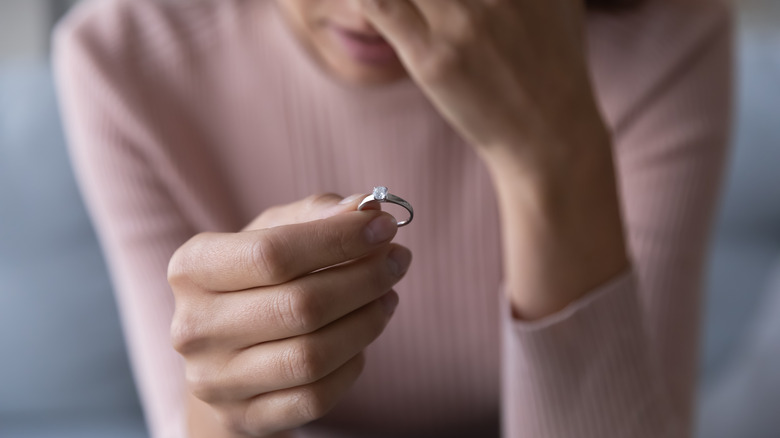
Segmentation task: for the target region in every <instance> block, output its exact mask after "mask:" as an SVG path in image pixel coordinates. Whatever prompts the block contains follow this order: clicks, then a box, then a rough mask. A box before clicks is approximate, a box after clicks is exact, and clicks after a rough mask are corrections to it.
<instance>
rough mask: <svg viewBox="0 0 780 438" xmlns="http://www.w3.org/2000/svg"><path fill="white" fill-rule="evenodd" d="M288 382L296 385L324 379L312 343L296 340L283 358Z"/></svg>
mask: <svg viewBox="0 0 780 438" xmlns="http://www.w3.org/2000/svg"><path fill="white" fill-rule="evenodd" d="M284 361H285V366H284V367H283V368H284V369H285V372H286V374H287V376H286V377H287V378H288V379H289V381H292V382H296V383H298V384H306V383H311V382H316V381H317V380H319V379H321V378H322V377H324V372H323V366H322V359H321V355H320V354H319V351H318V349H317V348H316V346H315V345H314V344H313V343H312V342H308V341H305V340H298V341H297V342H294V343H293V345H292V346H291V347H290V349H289V350H288V352H287V355H286V357H285V358H284Z"/></svg>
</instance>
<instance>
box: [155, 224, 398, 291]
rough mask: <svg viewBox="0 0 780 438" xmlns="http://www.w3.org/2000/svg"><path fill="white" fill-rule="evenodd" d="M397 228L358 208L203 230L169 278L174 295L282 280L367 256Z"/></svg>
mask: <svg viewBox="0 0 780 438" xmlns="http://www.w3.org/2000/svg"><path fill="white" fill-rule="evenodd" d="M397 231H398V226H397V225H396V221H395V219H394V218H393V217H392V216H391V215H389V214H387V213H382V212H380V211H356V212H349V213H345V214H340V215H337V216H333V217H329V218H327V219H321V220H316V221H312V222H306V223H300V224H292V225H284V226H280V227H275V228H269V229H263V230H254V231H246V232H241V233H231V234H222V233H203V234H199V235H198V236H195V237H194V238H193V239H191V240H190V241H189V242H187V243H185V244H184V245H183V246H182V247H181V248H179V249H178V250H177V251H176V253H175V254H174V255H173V257H172V258H171V262H170V264H169V269H168V281H169V283H171V285H172V286H173V290H174V293H177V291H183V290H184V291H186V290H189V289H191V288H188V287H187V286H188V285H194V286H195V287H196V288H200V289H202V290H206V291H226V292H229V291H239V290H245V289H250V288H255V287H262V286H270V285H277V284H282V283H285V282H287V281H290V280H292V279H295V278H298V277H300V276H302V275H305V274H308V273H310V272H313V271H316V270H319V269H323V268H327V267H330V266H333V265H336V264H340V263H344V262H347V261H350V260H354V259H358V258H361V257H363V256H366V255H368V254H369V253H371V252H372V251H374V250H376V249H378V248H379V247H381V246H382V245H386V244H387V243H388V242H389V241H390V240H391V239H392V238H393V237H394V236H395V234H396V232H397Z"/></svg>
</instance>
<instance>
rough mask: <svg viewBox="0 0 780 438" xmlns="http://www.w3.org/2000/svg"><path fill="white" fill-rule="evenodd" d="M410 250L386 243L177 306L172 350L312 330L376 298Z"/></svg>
mask: <svg viewBox="0 0 780 438" xmlns="http://www.w3.org/2000/svg"><path fill="white" fill-rule="evenodd" d="M411 257H412V254H411V252H410V251H409V250H408V249H406V248H404V247H401V246H398V245H389V246H388V247H387V248H386V249H384V250H382V251H379V252H377V253H375V254H373V255H371V256H370V257H366V258H363V259H361V260H358V261H355V262H353V263H348V264H343V265H340V266H337V267H333V268H330V269H325V270H322V271H319V272H316V273H314V274H310V275H307V276H304V277H301V278H299V279H297V280H294V281H292V282H290V283H287V284H284V285H280V286H276V287H274V288H272V289H271V288H257V289H251V290H247V291H242V292H237V293H227V294H216V295H212V296H208V297H204V298H202V299H199V300H187V301H186V302H182V303H181V304H180V305H178V306H177V308H176V313H175V315H174V323H173V325H172V338H173V343H174V346H175V348H176V350H177V351H179V352H180V353H182V354H184V355H188V356H191V355H196V354H197V353H198V352H199V351H204V350H206V349H214V350H218V351H223V352H227V353H231V354H232V353H233V352H234V351H238V350H241V349H245V348H247V347H249V346H252V345H255V344H259V343H262V342H267V341H272V340H277V339H285V338H290V337H294V336H298V335H302V334H306V333H311V332H314V331H316V330H318V329H320V328H322V327H324V326H326V325H328V324H330V323H332V322H333V321H335V320H337V319H339V318H341V317H343V316H344V315H347V314H349V313H351V312H353V311H355V310H356V309H359V308H361V307H363V306H365V305H366V304H368V303H370V302H372V301H374V300H376V299H378V298H379V297H381V296H382V295H384V294H386V293H387V292H388V291H390V290H391V289H392V287H393V286H394V285H395V284H396V283H397V282H398V281H400V280H401V278H403V276H404V274H405V273H406V270H407V269H408V267H409V264H410V263H411Z"/></svg>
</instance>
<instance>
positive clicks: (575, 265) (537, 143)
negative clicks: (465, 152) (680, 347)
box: [357, 0, 628, 319]
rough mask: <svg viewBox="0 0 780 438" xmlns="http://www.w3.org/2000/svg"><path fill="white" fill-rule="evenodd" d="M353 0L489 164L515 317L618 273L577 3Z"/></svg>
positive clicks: (603, 150)
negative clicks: (361, 7) (359, 3)
mask: <svg viewBox="0 0 780 438" xmlns="http://www.w3.org/2000/svg"><path fill="white" fill-rule="evenodd" d="M357 1H361V2H363V3H362V4H363V5H364V8H363V10H364V14H365V15H366V16H367V17H368V19H369V20H370V21H371V22H372V23H373V24H374V26H375V27H376V28H377V29H378V30H379V32H380V33H382V34H383V35H384V36H385V38H386V39H387V40H388V41H389V42H390V43H391V44H392V45H393V46H394V47H395V49H396V51H397V52H398V54H399V56H400V58H401V60H402V61H403V63H404V65H405V67H406V69H407V71H408V72H409V74H410V75H411V76H412V77H413V79H414V80H415V81H416V82H417V83H418V85H420V87H421V88H422V89H423V91H424V92H425V93H426V94H427V95H428V97H429V99H430V100H431V101H432V102H433V104H434V105H435V106H436V107H437V108H438V110H439V112H440V113H441V114H442V115H443V116H444V117H445V119H447V120H448V121H449V122H450V124H451V125H452V126H453V128H454V129H456V130H457V131H458V132H459V133H460V134H461V135H462V136H463V137H464V138H465V139H466V140H467V141H468V142H469V143H471V145H472V146H474V147H475V149H476V151H477V152H478V153H479V154H480V156H481V157H482V159H483V161H484V162H485V163H486V165H487V168H488V170H489V171H490V173H491V176H492V178H493V180H494V185H495V187H496V194H497V200H498V204H499V211H500V215H501V223H502V233H501V234H502V239H501V240H502V246H503V250H504V264H505V272H506V274H505V276H506V278H505V281H504V284H505V289H506V291H507V294H508V297H509V299H510V302H511V303H512V310H513V312H514V314H515V316H517V317H520V318H523V319H537V318H541V317H544V316H546V315H549V314H552V313H554V312H556V311H558V310H560V309H562V308H564V307H565V306H567V305H568V304H569V303H571V302H573V301H574V300H576V299H578V298H580V297H581V296H583V295H584V294H585V293H587V292H588V291H590V290H593V289H594V288H595V287H596V286H597V285H600V284H603V283H604V282H606V281H607V280H608V279H610V278H613V277H614V276H615V275H617V274H618V273H619V272H622V271H624V270H625V269H626V266H627V265H628V259H627V256H626V248H625V242H624V236H623V231H622V230H623V224H622V220H621V217H620V210H619V200H618V195H617V185H616V181H615V176H614V175H615V174H614V168H613V163H612V149H611V145H612V144H611V138H610V135H609V131H608V129H607V127H606V124H605V122H604V120H603V119H602V117H601V114H600V112H599V109H598V105H597V103H596V97H595V93H594V91H593V87H592V85H591V83H590V75H589V72H588V64H587V59H586V55H585V43H584V41H585V38H584V24H585V20H584V15H585V4H584V0H357Z"/></svg>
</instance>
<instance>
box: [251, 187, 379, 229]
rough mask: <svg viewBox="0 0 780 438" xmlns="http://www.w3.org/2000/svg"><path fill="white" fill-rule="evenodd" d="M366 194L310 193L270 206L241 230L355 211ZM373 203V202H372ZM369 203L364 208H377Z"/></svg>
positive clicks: (287, 223)
mask: <svg viewBox="0 0 780 438" xmlns="http://www.w3.org/2000/svg"><path fill="white" fill-rule="evenodd" d="M367 195H368V194H366V193H358V194H354V195H352V196H348V197H346V198H345V197H342V196H340V195H337V194H335V193H325V194H320V195H312V196H309V197H306V198H304V199H301V200H300V201H296V202H293V203H291V204H286V205H280V206H276V207H271V208H269V209H267V210H266V211H264V212H263V213H262V214H261V215H260V216H258V217H256V218H255V219H254V220H253V221H252V222H251V223H250V224H249V225H247V226H246V227H244V229H243V231H248V230H260V229H264V228H273V227H278V226H281V225H290V224H299V223H304V222H311V221H315V220H319V219H325V218H328V217H331V216H335V215H337V214H340V213H346V212H348V211H355V210H356V209H357V207H358V204H360V201H361V200H363V198H365V197H366V196H367ZM372 204H374V203H372ZM372 204H369V205H367V206H366V208H365V209H366V210H372V209H373V210H379V209H380V208H379V206H378V205H372Z"/></svg>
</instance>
